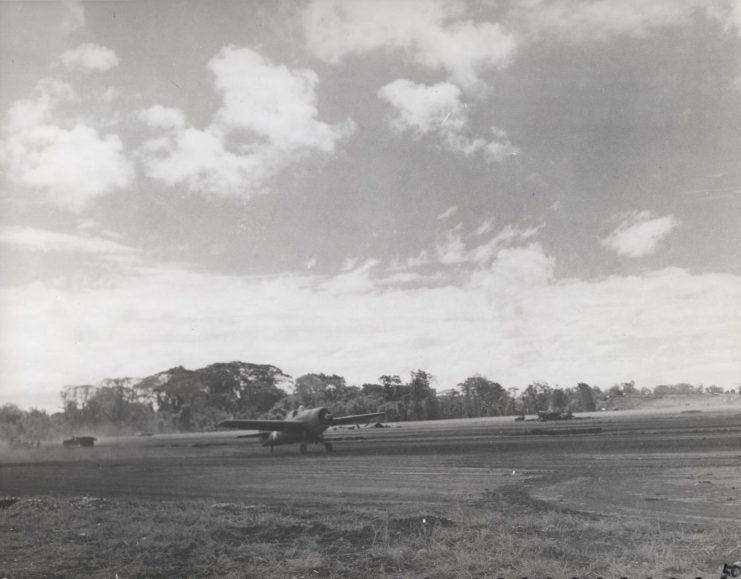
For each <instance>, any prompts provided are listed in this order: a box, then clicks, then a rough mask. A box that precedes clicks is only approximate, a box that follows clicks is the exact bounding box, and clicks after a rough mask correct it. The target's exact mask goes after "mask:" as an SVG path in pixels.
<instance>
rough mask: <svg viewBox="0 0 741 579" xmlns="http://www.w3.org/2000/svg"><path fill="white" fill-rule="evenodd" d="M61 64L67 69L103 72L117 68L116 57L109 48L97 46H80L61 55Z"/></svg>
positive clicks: (89, 44)
mask: <svg viewBox="0 0 741 579" xmlns="http://www.w3.org/2000/svg"><path fill="white" fill-rule="evenodd" d="M61 60H62V63H63V64H64V66H66V67H67V68H73V69H74V68H76V69H83V70H97V71H99V72H105V71H106V70H110V69H112V68H114V67H116V66H118V62H119V61H118V56H117V55H116V53H115V52H114V51H113V50H111V49H110V48H106V47H105V46H100V45H99V44H93V43H86V44H80V46H78V47H77V48H74V49H72V50H67V51H65V52H63V53H62V56H61Z"/></svg>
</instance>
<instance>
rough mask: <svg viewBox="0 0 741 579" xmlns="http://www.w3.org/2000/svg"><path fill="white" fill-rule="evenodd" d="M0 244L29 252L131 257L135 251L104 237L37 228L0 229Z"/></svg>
mask: <svg viewBox="0 0 741 579" xmlns="http://www.w3.org/2000/svg"><path fill="white" fill-rule="evenodd" d="M0 243H5V244H7V245H11V246H13V247H17V248H19V249H25V250H28V251H40V252H44V253H50V252H72V253H88V254H97V255H130V254H133V253H134V250H133V249H132V248H130V247H128V246H126V245H122V244H120V243H116V242H115V241H111V240H110V239H105V238H103V237H95V236H89V235H84V236H81V235H71V234H68V233H59V232H56V231H48V230H46V229H38V228H35V227H23V226H6V227H0Z"/></svg>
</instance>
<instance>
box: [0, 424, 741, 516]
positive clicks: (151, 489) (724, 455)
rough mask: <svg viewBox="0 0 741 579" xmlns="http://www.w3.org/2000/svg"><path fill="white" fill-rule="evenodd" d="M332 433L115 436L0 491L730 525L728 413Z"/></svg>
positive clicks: (12, 463) (58, 456)
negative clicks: (504, 505) (492, 502)
mask: <svg viewBox="0 0 741 579" xmlns="http://www.w3.org/2000/svg"><path fill="white" fill-rule="evenodd" d="M393 426H394V427H392V428H385V429H375V428H363V429H360V430H357V429H356V430H349V429H343V430H339V429H338V430H335V431H333V432H330V433H328V436H327V438H328V439H331V440H332V441H333V443H334V448H335V451H334V452H332V453H325V452H324V450H323V449H322V448H321V447H319V446H314V447H309V453H308V454H307V455H300V454H299V453H298V448H297V445H294V446H287V447H279V448H276V453H275V455H274V456H270V455H269V454H268V452H267V450H266V449H265V448H262V447H260V446H259V444H258V443H256V442H255V441H254V439H237V438H235V436H236V433H234V432H227V433H212V434H206V435H183V436H176V435H170V436H154V437H144V438H136V437H129V438H118V439H104V440H101V441H99V444H98V446H96V447H95V448H92V449H82V448H74V449H68V448H61V445H60V446H53V447H47V448H41V449H39V450H34V451H26V452H25V453H17V452H8V453H5V454H2V455H0V495H15V496H29V495H78V496H79V495H86V496H100V497H115V496H133V497H142V498H160V499H163V500H188V499H201V498H211V499H216V500H224V501H233V502H242V503H247V504H261V503H262V504H270V503H300V504H307V505H308V504H317V505H321V504H326V503H328V502H336V501H340V502H348V501H352V503H353V504H356V505H361V506H362V505H363V504H369V505H371V504H374V505H375V504H379V503H383V504H389V505H390V504H394V503H408V502H411V501H414V502H416V503H418V504H425V503H428V504H430V505H435V504H446V505H449V504H454V503H472V502H476V501H481V500H485V497H486V496H488V495H490V494H491V493H511V492H513V491H517V494H518V496H519V497H520V500H521V498H522V497H527V498H528V500H535V501H547V502H549V503H552V504H557V505H559V506H561V507H563V508H569V509H576V510H580V511H592V512H599V513H607V514H615V515H620V516H631V517H634V516H635V517H650V518H657V519H663V520H667V521H682V522H692V521H694V522H702V523H703V524H723V525H739V521H741V414H739V413H738V411H737V410H736V411H712V412H711V411H703V412H702V413H687V414H682V413H677V414H668V413H663V414H649V413H639V412H625V413H621V412H614V413H610V414H609V415H608V414H600V413H596V414H594V415H592V416H591V417H587V418H584V419H579V420H570V421H563V422H547V423H541V422H533V421H526V422H514V421H513V419H512V417H507V418H487V419H469V420H450V421H437V422H426V423H404V424H400V425H393Z"/></svg>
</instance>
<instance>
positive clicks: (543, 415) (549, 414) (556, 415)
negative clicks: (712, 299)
mask: <svg viewBox="0 0 741 579" xmlns="http://www.w3.org/2000/svg"><path fill="white" fill-rule="evenodd" d="M573 417H574V415H573V414H571V412H561V411H560V410H548V411H545V410H541V411H540V412H538V418H539V419H540V420H542V421H543V422H545V421H547V420H571V419H572V418H573Z"/></svg>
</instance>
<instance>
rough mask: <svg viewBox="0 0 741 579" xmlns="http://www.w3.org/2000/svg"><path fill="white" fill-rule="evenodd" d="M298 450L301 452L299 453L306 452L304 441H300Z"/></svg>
mask: <svg viewBox="0 0 741 579" xmlns="http://www.w3.org/2000/svg"><path fill="white" fill-rule="evenodd" d="M299 451H300V452H301V454H306V443H305V442H302V443H301V446H300V447H299Z"/></svg>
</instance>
